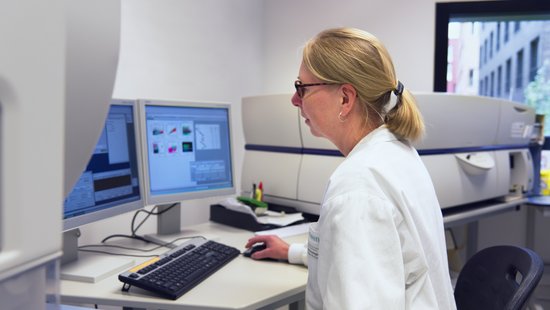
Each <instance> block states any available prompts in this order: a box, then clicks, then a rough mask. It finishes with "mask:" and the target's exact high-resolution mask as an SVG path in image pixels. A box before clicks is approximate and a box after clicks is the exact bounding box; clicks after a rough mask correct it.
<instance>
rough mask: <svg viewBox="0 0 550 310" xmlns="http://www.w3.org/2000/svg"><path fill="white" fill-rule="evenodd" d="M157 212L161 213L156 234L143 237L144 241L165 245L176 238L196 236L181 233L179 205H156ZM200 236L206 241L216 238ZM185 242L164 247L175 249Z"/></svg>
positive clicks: (194, 233) (189, 231)
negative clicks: (206, 239)
mask: <svg viewBox="0 0 550 310" xmlns="http://www.w3.org/2000/svg"><path fill="white" fill-rule="evenodd" d="M157 212H158V213H162V214H159V215H158V216H157V233H156V234H147V235H145V236H144V238H145V240H148V241H151V242H153V243H156V244H167V243H170V242H172V241H174V240H176V239H178V238H185V237H195V236H197V233H196V232H194V231H192V230H188V231H182V229H181V204H180V203H176V204H173V203H170V204H164V205H157ZM201 235H203V236H202V237H205V238H208V239H213V240H215V239H217V237H216V236H204V234H201ZM185 241H186V240H182V241H179V242H174V243H171V244H169V245H167V246H166V247H168V248H175V247H176V246H178V245H179V244H181V243H183V242H185Z"/></svg>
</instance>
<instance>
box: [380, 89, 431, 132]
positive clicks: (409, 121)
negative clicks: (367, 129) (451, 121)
mask: <svg viewBox="0 0 550 310" xmlns="http://www.w3.org/2000/svg"><path fill="white" fill-rule="evenodd" d="M397 100H398V101H397V104H396V106H395V107H394V108H393V109H391V110H390V111H389V112H388V114H386V117H385V119H386V126H387V127H388V129H389V130H390V131H391V132H393V133H394V134H395V135H397V136H399V137H401V138H405V139H407V140H411V141H415V140H418V139H420V138H421V137H422V135H423V134H424V121H423V119H422V115H421V114H420V111H419V110H418V106H417V105H416V100H415V99H414V97H413V95H412V94H411V93H410V92H409V91H408V90H407V89H405V90H403V92H402V93H401V95H400V96H398V98H397Z"/></svg>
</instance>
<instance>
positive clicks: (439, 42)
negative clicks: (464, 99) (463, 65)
mask: <svg viewBox="0 0 550 310" xmlns="http://www.w3.org/2000/svg"><path fill="white" fill-rule="evenodd" d="M548 14H550V2H549V1H537V0H525V1H473V2H472V1H466V2H441V3H436V7H435V51H434V80H433V90H434V91H435V92H446V91H447V53H448V45H449V22H450V21H451V19H452V18H459V17H483V18H491V17H494V16H518V17H529V16H536V15H548Z"/></svg>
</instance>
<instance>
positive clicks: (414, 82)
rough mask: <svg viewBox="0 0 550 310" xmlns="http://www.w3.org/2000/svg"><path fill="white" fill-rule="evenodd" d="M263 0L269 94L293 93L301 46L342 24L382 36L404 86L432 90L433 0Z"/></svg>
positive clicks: (266, 73)
mask: <svg viewBox="0 0 550 310" xmlns="http://www.w3.org/2000/svg"><path fill="white" fill-rule="evenodd" d="M265 3H266V7H265V11H266V18H265V39H264V40H265V50H266V58H265V63H266V68H265V83H266V90H267V93H281V92H292V91H293V84H292V83H293V82H294V80H295V79H296V76H297V75H298V66H299V64H300V60H301V46H302V45H303V44H304V43H305V42H306V41H307V40H308V39H309V38H310V37H312V36H314V35H315V34H316V33H318V32H319V31H321V30H323V29H325V28H330V27H340V26H350V27H357V28H361V29H364V30H366V31H369V32H371V33H372V34H374V35H375V36H377V37H378V38H379V39H381V40H382V42H383V43H384V44H385V46H386V48H387V49H388V50H389V52H390V54H391V55H392V57H393V60H394V65H395V68H396V71H397V75H398V78H399V79H400V80H402V82H403V84H405V87H408V88H410V89H412V90H417V91H431V90H432V80H433V61H434V60H433V59H434V57H433V53H434V52H433V50H434V34H435V28H434V25H435V4H434V3H435V1H434V0H415V1H410V0H370V1H365V0H338V1H337V0H332V1H318V0H301V1H295V0H276V1H269V0H268V1H266V2H265Z"/></svg>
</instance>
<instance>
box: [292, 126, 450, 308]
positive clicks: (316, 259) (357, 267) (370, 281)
mask: <svg viewBox="0 0 550 310" xmlns="http://www.w3.org/2000/svg"><path fill="white" fill-rule="evenodd" d="M289 261H290V262H291V263H298V262H301V263H304V264H306V265H308V269H309V276H308V284H307V290H306V303H307V306H308V309H423V310H424V309H456V305H455V301H454V297H453V290H452V286H451V281H450V276H449V269H448V263H447V253H446V245H445V236H444V229H443V218H442V215H441V209H440V206H439V203H438V201H437V197H436V194H435V190H434V188H433V184H432V182H431V179H430V176H429V174H428V172H427V170H426V168H425V167H424V165H423V163H422V161H421V160H420V157H419V155H418V153H417V152H416V150H415V149H414V148H413V147H411V146H410V145H409V144H408V143H407V142H402V141H399V140H398V139H397V138H396V137H395V136H394V135H393V134H392V133H391V132H390V131H389V130H388V129H387V128H386V127H385V126H381V127H380V128H378V129H376V130H374V131H373V132H371V133H370V134H369V135H367V136H366V137H365V138H363V139H362V140H361V141H360V142H359V143H358V144H357V145H356V146H355V148H354V149H353V150H352V152H351V153H350V154H349V155H348V156H347V158H346V159H345V160H344V162H342V164H341V165H340V166H339V167H338V168H337V169H336V171H335V172H334V173H333V174H332V176H331V177H330V180H329V183H328V186H327V190H326V193H325V197H324V200H323V203H322V207H321V212H320V217H319V221H318V222H317V223H315V224H312V225H311V228H310V232H309V239H308V245H307V254H305V248H304V246H301V247H300V245H291V248H290V251H289Z"/></svg>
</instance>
